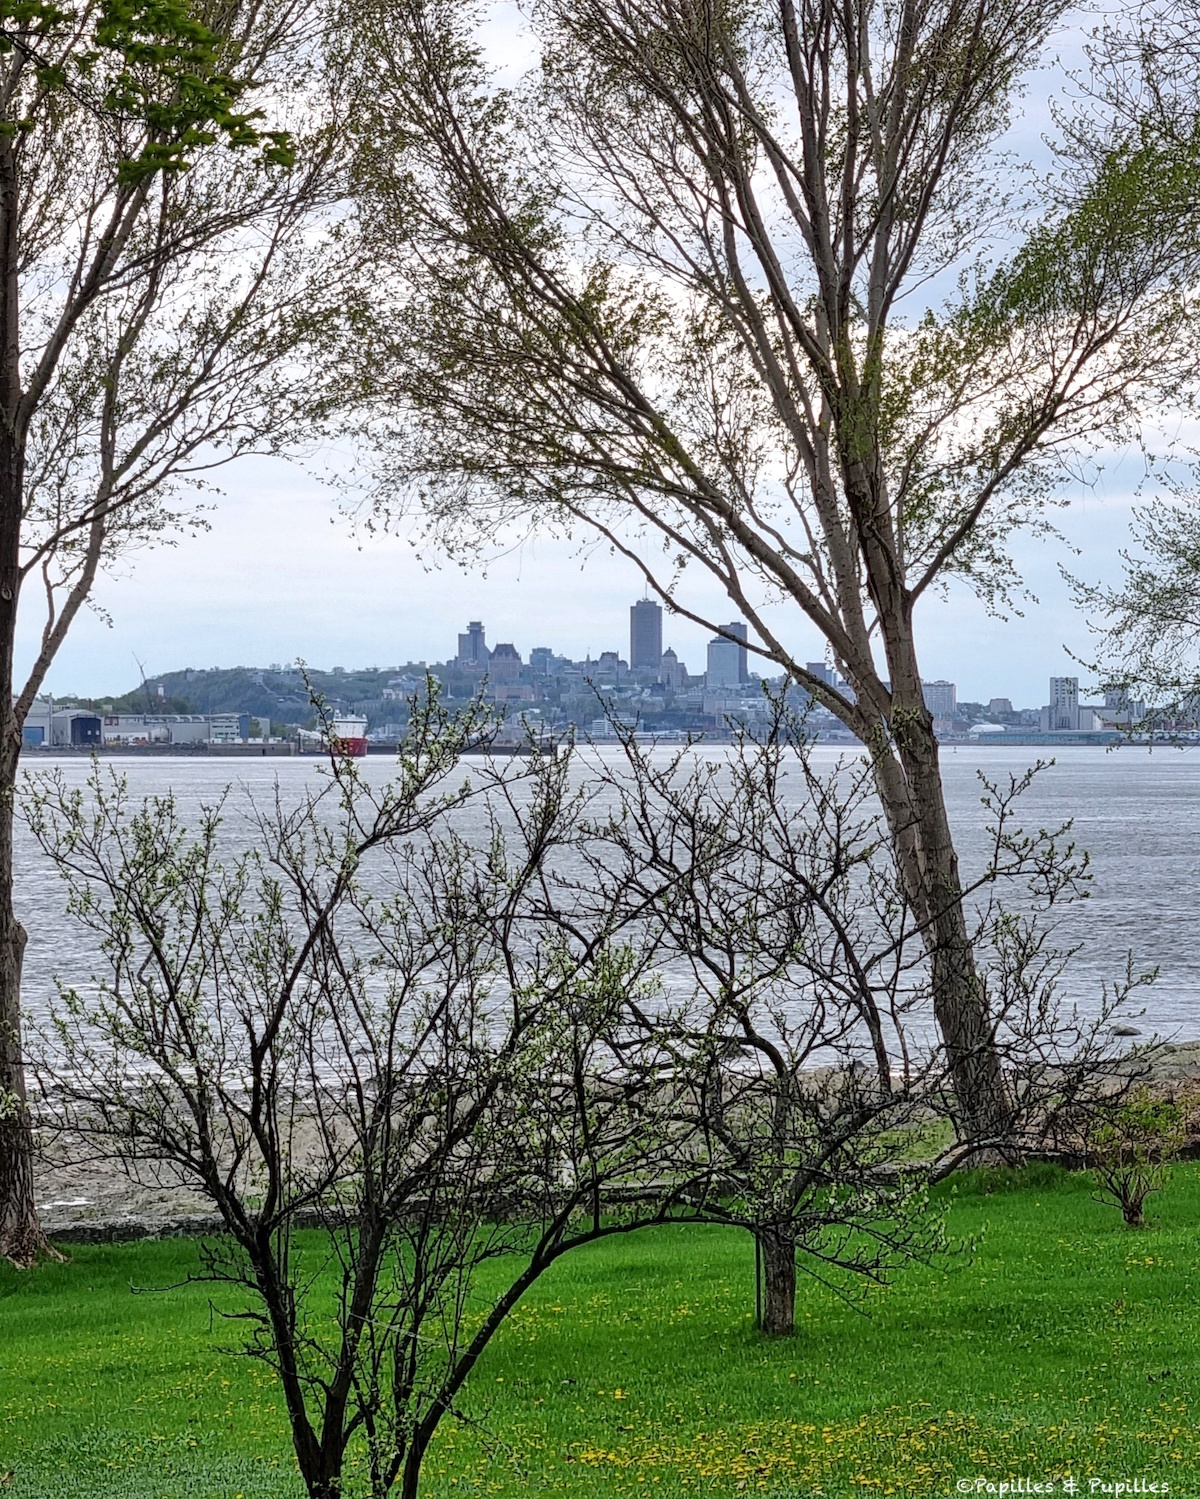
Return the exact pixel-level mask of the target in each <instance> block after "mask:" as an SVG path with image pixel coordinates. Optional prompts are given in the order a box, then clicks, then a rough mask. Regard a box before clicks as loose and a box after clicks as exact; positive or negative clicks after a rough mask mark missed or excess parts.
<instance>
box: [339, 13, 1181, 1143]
mask: <svg viewBox="0 0 1200 1499" xmlns="http://www.w3.org/2000/svg"><path fill="white" fill-rule="evenodd" d="M1067 12H1068V7H1067V5H1066V4H1065V3H1063V0H1011V3H1007V4H1004V5H997V4H995V3H993V0H932V3H930V0H901V3H899V4H895V5H892V4H883V3H881V0H851V3H849V4H841V5H833V4H830V3H828V0H750V3H748V4H742V3H737V4H735V3H731V0H533V3H531V4H530V5H529V6H528V8H527V12H526V16H527V21H528V27H529V36H530V54H531V56H536V58H537V62H536V65H535V66H534V67H533V68H532V69H531V71H530V72H529V74H528V76H527V77H526V78H525V79H524V80H523V81H521V82H520V83H518V84H517V85H515V86H514V87H512V88H507V89H506V88H502V87H500V86H499V85H498V84H497V82H496V80H495V79H494V78H493V77H492V76H491V75H490V73H489V71H488V68H487V66H486V65H485V60H484V58H483V56H482V53H481V50H480V47H479V44H478V42H477V39H476V32H475V27H476V24H477V22H478V19H479V17H480V15H481V14H483V12H482V11H475V10H472V9H464V8H463V7H462V6H460V5H457V4H453V5H452V4H448V3H446V0H364V3H361V4H355V5H354V6H353V7H346V8H345V11H344V15H343V18H342V29H341V33H340V35H341V37H342V46H343V49H344V52H345V55H346V57H347V59H348V60H349V62H350V64H351V66H350V69H349V76H350V77H351V78H352V79H353V87H354V93H353V100H354V114H353V118H354V123H355V128H356V138H357V157H356V170H357V178H358V191H359V198H360V202H361V205H362V210H361V216H362V227H363V234H364V236H365V237H366V241H367V243H368V245H369V247H370V251H371V254H372V257H373V259H374V261H375V263H376V265H377V267H378V270H379V274H378V275H377V277H376V278H375V281H374V283H373V297H372V299H371V301H370V302H368V303H366V304H364V306H363V309H362V317H363V321H364V325H365V326H366V328H368V329H369V330H370V331H369V337H365V338H360V339H359V340H358V342H357V344H356V348H358V349H362V348H369V350H370V358H369V361H367V362H363V361H360V362H359V368H358V371H357V373H358V376H359V380H360V388H361V389H362V390H363V391H364V393H365V395H366V397H367V400H368V407H369V412H370V416H369V418H368V425H369V427H370V430H371V432H372V435H373V436H374V438H375V439H376V440H377V442H378V445H379V452H380V475H379V478H380V482H379V491H378V514H379V516H380V517H381V518H382V519H384V520H387V519H390V518H391V517H392V516H394V515H395V514H396V513H397V512H402V511H405V510H406V509H407V508H413V507H416V508H420V510H421V511H422V512H423V513H424V514H425V515H427V516H429V517H431V528H432V530H433V531H434V533H435V534H436V535H437V537H438V538H439V539H441V540H445V541H448V542H449V543H450V544H451V545H452V546H455V547H457V548H459V549H462V548H464V547H469V546H472V545H475V546H478V545H480V544H484V545H486V544H487V543H488V541H489V540H490V538H492V537H494V536H495V535H496V534H497V532H498V530H501V529H502V528H503V527H504V526H505V525H506V523H512V524H518V523H519V524H523V525H527V524H528V523H529V521H530V518H531V517H532V518H533V519H534V520H535V521H536V522H537V523H538V524H540V525H542V526H544V527H546V528H549V529H551V530H558V531H560V532H569V533H573V534H580V533H582V534H585V535H586V534H588V533H590V534H592V535H593V536H594V535H596V534H598V535H599V536H600V537H602V538H603V539H604V540H605V541H606V542H607V543H608V544H609V545H610V546H611V547H612V548H613V549H614V550H615V551H616V552H618V553H621V554H623V555H624V556H626V557H627V558H628V559H629V560H630V561H631V562H632V563H633V564H634V565H635V566H637V567H638V568H640V569H641V570H642V572H643V573H644V575H645V580H646V584H647V586H648V587H649V588H650V589H652V590H654V591H655V592H657V593H658V594H659V595H660V596H661V597H662V598H663V600H664V601H665V602H666V603H667V604H668V606H669V607H670V608H671V609H672V610H674V611H675V612H677V613H679V614H681V615H683V616H684V617H686V618H689V619H691V620H693V621H696V622H698V623H701V624H703V625H705V626H706V627H709V628H714V629H717V630H720V629H721V628H723V627H722V626H721V625H720V624H719V623H718V621H717V619H715V618H714V617H712V614H711V612H710V613H708V614H706V613H705V611H704V609H703V608H701V607H700V606H699V605H698V604H697V603H696V602H695V601H694V595H692V594H691V593H690V592H689V588H690V579H691V578H692V577H693V576H694V575H695V574H696V573H700V574H701V575H703V576H704V577H705V579H706V581H708V582H710V583H711V582H712V581H713V580H715V581H716V583H717V584H719V586H720V588H721V589H722V590H723V592H724V593H725V594H726V595H727V596H728V598H729V599H730V600H731V601H732V603H733V604H734V606H735V607H736V608H737V610H738V611H739V613H740V614H741V615H742V617H743V618H744V619H746V620H747V621H749V624H750V626H751V629H752V632H753V638H752V641H751V647H752V649H753V650H754V652H755V653H756V657H757V659H758V661H759V662H760V664H762V665H764V666H770V667H772V668H774V669H777V670H780V671H783V672H786V673H787V674H788V675H789V676H790V677H791V678H792V679H793V680H794V681H796V682H798V683H800V684H802V685H803V686H804V687H806V688H807V689H808V691H809V692H810V693H811V694H812V696H813V697H814V698H815V699H816V700H817V701H818V702H819V703H821V704H822V705H824V706H825V707H826V708H828V709H829V710H830V711H831V712H832V713H834V714H835V715H836V716H837V717H838V718H839V719H840V720H841V721H842V722H843V723H844V724H845V725H846V726H847V727H848V728H850V729H851V730H852V731H853V732H854V734H855V735H857V737H858V738H859V739H860V740H861V742H862V743H863V744H864V745H865V746H867V747H868V749H869V751H870V753H871V755H872V757H873V763H874V770H875V778H876V783H877V786H878V791H879V795H880V797H881V800H882V803H883V806H884V809H885V812H886V815H887V819H888V823H889V825H890V832H891V837H892V840H893V843H894V847H895V853H896V859H897V863H898V866H899V868H900V870H901V872H902V875H903V878H904V881H905V885H906V891H907V895H908V898H909V900H910V901H911V902H912V905H913V908H914V910H915V911H916V912H917V914H918V919H919V921H920V924H921V928H922V930H923V932H924V934H925V940H926V945H927V949H928V961H929V965H930V969H931V973H932V1004H933V1008H934V1010H935V1012H936V1016H937V1021H938V1025H939V1027H940V1031H941V1035H942V1038H943V1041H944V1044H945V1047H946V1051H947V1054H948V1060H949V1062H950V1065H951V1069H952V1072H953V1076H954V1081H955V1090H956V1093H957V1098H958V1123H959V1128H960V1130H961V1131H962V1133H963V1135H964V1136H965V1137H972V1138H975V1139H977V1140H979V1141H981V1142H983V1141H998V1140H1003V1138H1004V1136H1005V1133H1006V1129H1007V1121H1008V1119H1009V1106H1010V1100H1009V1098H1008V1097H1007V1092H1006V1087H1005V1081H1004V1077H1003V1067H1002V1063H1001V1059H1000V1055H999V1051H998V1048H997V1046H996V1042H995V1033H994V1031H995V1027H994V1018H993V1017H992V1016H991V1014H990V1013H989V1010H988V1005H987V1000H986V995H985V993H984V990H983V986H982V985H981V982H980V977H979V973H978V969H977V964H976V961H975V956H974V953H973V951H972V944H971V940H970V934H969V923H968V920H967V918H966V916H965V913H964V909H963V900H962V882H961V879H960V874H959V867H958V857H957V853H956V850H955V845H954V839H953V837H952V833H951V829H950V825H949V820H948V818H947V815H946V802H945V797H944V794H943V789H942V781H941V774H940V769H939V762H938V746H937V741H936V739H935V737H934V733H933V721H932V716H931V714H930V713H929V711H928V709H927V708H926V706H925V702H924V698H923V692H922V687H921V670H920V651H919V649H918V640H917V627H916V613H917V610H918V608H919V606H920V604H921V601H922V600H923V599H924V598H925V597H926V595H928V594H930V593H931V592H936V590H938V589H939V588H941V587H943V586H944V585H945V584H946V583H947V581H948V580H950V579H958V580H961V581H964V582H965V583H966V584H968V585H969V586H972V587H974V588H975V589H976V590H977V591H978V592H979V593H980V594H981V595H982V596H983V597H984V598H985V599H986V600H988V601H989V602H997V601H1002V600H1003V599H1004V597H1005V595H1006V591H1007V590H1008V589H1009V588H1011V587H1012V585H1013V584H1014V583H1019V579H1016V578H1015V577H1014V574H1013V569H1012V566H1011V563H1010V562H1009V560H1008V558H1007V553H1006V543H1007V540H1008V538H1009V536H1010V535H1011V533H1012V532H1013V531H1014V530H1015V529H1017V528H1022V527H1024V528H1027V529H1028V528H1033V529H1034V530H1035V531H1037V530H1038V529H1040V528H1045V526H1046V524H1047V519H1046V506H1047V505H1048V504H1049V503H1051V502H1052V501H1053V500H1054V499H1055V497H1056V496H1057V495H1059V493H1060V489H1061V486H1062V485H1063V484H1064V483H1065V482H1066V481H1068V480H1069V479H1070V478H1071V477H1072V476H1074V475H1076V474H1077V473H1078V469H1079V467H1080V465H1086V464H1087V463H1089V462H1090V461H1091V460H1092V458H1093V456H1094V455H1095V453H1096V451H1097V450H1098V449H1100V448H1103V447H1106V446H1108V445H1110V444H1113V443H1117V444H1120V443H1121V442H1123V441H1126V440H1128V439H1131V438H1134V437H1136V436H1137V435H1138V433H1139V431H1140V427H1141V422H1142V419H1143V416H1144V414H1145V413H1146V412H1147V411H1151V410H1154V409H1156V408H1159V407H1161V405H1162V404H1163V402H1170V401H1172V400H1174V399H1175V398H1177V397H1178V396H1179V395H1180V394H1181V393H1182V392H1183V390H1184V388H1185V387H1187V386H1189V384H1190V383H1191V382H1192V381H1193V378H1194V369H1195V348H1196V333H1197V328H1196V316H1195V306H1194V302H1193V299H1192V297H1191V295H1190V289H1191V287H1192V285H1193V284H1194V282H1195V278H1196V276H1197V273H1198V272H1200V240H1197V238H1196V237H1195V235H1194V234H1192V232H1191V228H1190V225H1191V222H1192V217H1193V212H1194V204H1195V202H1196V201H1197V188H1198V187H1200V153H1198V152H1197V150H1196V142H1195V139H1194V138H1193V139H1192V141H1191V145H1190V146H1189V147H1188V149H1186V150H1181V151H1180V150H1173V149H1170V148H1168V147H1167V146H1164V144H1163V142H1162V140H1161V139H1160V138H1159V137H1157V136H1156V135H1154V134H1153V132H1151V133H1146V132H1145V131H1144V130H1143V129H1142V124H1141V117H1140V115H1138V113H1137V111H1134V112H1133V113H1132V114H1131V113H1129V112H1128V111H1126V112H1124V113H1123V112H1122V111H1121V110H1120V109H1118V108H1116V107H1115V105H1114V101H1113V100H1112V98H1111V97H1109V96H1107V95H1104V94H1103V92H1099V93H1097V95H1096V99H1095V101H1094V102H1095V105H1096V107H1095V109H1093V110H1090V111H1089V110H1085V111H1083V112H1082V113H1081V115H1080V119H1079V120H1077V121H1074V122H1072V123H1071V129H1070V130H1068V131H1066V132H1064V135H1065V147H1064V155H1063V157H1062V163H1061V168H1062V169H1061V171H1058V172H1056V173H1054V174H1053V175H1052V177H1051V179H1050V181H1049V182H1048V184H1047V185H1045V186H1044V187H1043V186H1038V187H1034V186H1032V185H1031V186H1030V189H1029V193H1028V199H1029V201H1028V202H1020V201H1018V200H1017V195H1016V193H1015V192H1014V190H1013V186H1012V184H1013V183H1014V182H1019V181H1020V180H1021V178H1020V176H1019V175H1014V172H1013V163H1012V160H1011V157H1006V156H1005V155H1003V154H1001V150H1000V147H1001V143H1002V141H1003V137H1004V133H1005V130H1006V127H1007V125H1008V124H1009V122H1010V121H1011V119H1012V118H1013V116H1014V113H1015V110H1016V109H1017V108H1019V103H1018V101H1019V97H1020V92H1021V88H1022V82H1023V79H1024V78H1025V77H1026V75H1027V74H1028V73H1029V71H1030V70H1031V69H1032V68H1033V67H1034V66H1035V65H1037V64H1038V62H1039V61H1040V60H1041V59H1042V58H1043V56H1044V53H1045V49H1046V48H1047V46H1048V44H1049V43H1050V39H1051V38H1052V36H1053V33H1054V31H1055V28H1056V26H1058V25H1059V24H1060V23H1061V22H1062V21H1063V18H1064V16H1066V15H1067ZM1131 14H1132V12H1131ZM1127 20H1128V17H1125V16H1122V15H1121V14H1117V15H1115V16H1114V17H1113V18H1112V22H1111V24H1112V26H1113V27H1114V28H1117V30H1118V31H1120V28H1121V27H1122V26H1124V25H1125V23H1126V21H1127ZM1131 24H1132V23H1131ZM1129 34H1131V33H1129ZM1085 127H1086V128H1085ZM1025 180H1027V181H1029V182H1030V183H1031V184H1032V183H1033V180H1034V179H1033V175H1032V173H1030V174H1029V175H1028V176H1027V178H1026V179H1025ZM388 272H390V275H388V274H386V273H388ZM956 273H958V274H957V275H956ZM956 281H957V286H958V289H957V291H955V292H953V293H951V294H950V295H949V296H948V297H947V299H946V301H945V303H944V305H942V306H941V307H939V308H937V309H934V310H929V311H928V312H925V313H922V302H923V300H924V296H925V288H927V287H929V286H930V285H933V284H936V285H937V286H939V287H946V286H951V285H953V284H955V282H956ZM915 299H921V300H915ZM646 540H648V541H649V542H650V543H651V544H650V545H646V544H645V541H646ZM656 557H657V560H655V558H656ZM780 603H784V604H786V605H788V606H789V608H790V610H791V612H790V613H789V612H788V611H787V610H784V611H781V610H780V609H779V607H778V605H779V604H780ZM814 629H815V631H816V632H817V633H818V634H819V636H820V638H821V639H822V640H823V642H824V644H825V648H826V652H827V656H828V657H829V658H831V659H832V660H833V662H834V663H835V664H836V666H837V668H838V670H839V672H840V673H841V676H842V677H843V678H844V680H845V682H846V683H847V684H848V686H846V687H845V688H843V687H838V686H831V685H829V683H828V682H826V681H825V680H824V677H823V675H818V674H816V673H813V672H810V671H808V670H807V668H806V666H805V664H804V662H803V660H802V659H800V656H801V652H802V651H803V652H804V653H805V654H807V653H808V652H807V651H805V647H804V639H805V634H806V633H811V631H812V630H814Z"/></svg>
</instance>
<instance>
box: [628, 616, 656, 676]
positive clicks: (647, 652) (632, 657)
mask: <svg viewBox="0 0 1200 1499" xmlns="http://www.w3.org/2000/svg"><path fill="white" fill-rule="evenodd" d="M661 660H662V609H661V608H660V607H659V606H658V605H657V604H656V603H655V602H654V600H653V599H639V600H638V601H637V603H636V604H634V606H633V607H632V608H631V609H630V611H629V667H630V670H631V671H657V670H658V666H659V662H660V661H661Z"/></svg>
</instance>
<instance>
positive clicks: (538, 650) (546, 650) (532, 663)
mask: <svg viewBox="0 0 1200 1499" xmlns="http://www.w3.org/2000/svg"><path fill="white" fill-rule="evenodd" d="M553 662H554V648H553V647H552V646H548V645H535V646H534V648H533V649H532V650H531V651H530V652H529V669H530V671H532V672H533V673H534V674H535V675H537V676H539V677H548V676H549V675H550V672H551V668H552V665H553Z"/></svg>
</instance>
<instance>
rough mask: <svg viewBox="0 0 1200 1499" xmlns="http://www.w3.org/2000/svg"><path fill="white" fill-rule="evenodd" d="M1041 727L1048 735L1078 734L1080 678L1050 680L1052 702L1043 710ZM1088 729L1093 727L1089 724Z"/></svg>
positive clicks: (1052, 678) (1055, 678) (1054, 678)
mask: <svg viewBox="0 0 1200 1499" xmlns="http://www.w3.org/2000/svg"><path fill="white" fill-rule="evenodd" d="M1041 727H1042V730H1043V732H1045V733H1047V734H1057V733H1063V732H1068V733H1078V731H1079V678H1078V677H1051V678H1050V702H1049V704H1048V705H1047V706H1046V707H1045V708H1043V709H1042V722H1041ZM1088 727H1089V728H1090V727H1091V725H1090V724H1089V725H1088Z"/></svg>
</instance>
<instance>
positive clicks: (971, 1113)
mask: <svg viewBox="0 0 1200 1499" xmlns="http://www.w3.org/2000/svg"><path fill="white" fill-rule="evenodd" d="M896 746H897V751H898V753H899V757H900V760H901V763H902V765H903V768H904V772H905V775H904V780H905V783H906V786H907V789H908V794H909V798H910V805H909V807H908V808H906V809H903V810H902V811H901V814H900V815H901V817H903V816H908V817H910V818H911V820H912V822H913V824H914V825H915V828H916V832H917V834H918V839H917V841H918V847H919V856H918V864H919V869H918V873H917V876H916V877H917V878H918V879H919V881H920V886H921V888H920V889H919V891H917V892H915V895H916V897H917V898H916V900H915V901H914V904H915V905H916V907H917V911H918V914H919V916H920V917H921V919H922V920H923V921H924V922H925V946H926V950H927V951H928V954H929V962H930V976H931V983H932V991H933V1011H934V1016H935V1018H936V1020H937V1024H938V1030H939V1031H940V1033H941V1037H942V1042H943V1044H944V1046H945V1048H946V1061H947V1065H948V1067H949V1071H950V1076H951V1079H952V1081H953V1085H954V1095H955V1106H956V1120H955V1122H956V1126H957V1129H958V1135H959V1138H960V1139H961V1140H963V1141H966V1142H970V1141H973V1140H977V1141H979V1142H980V1147H981V1152H982V1154H981V1159H982V1158H984V1157H986V1156H987V1155H988V1154H989V1153H991V1152H994V1151H995V1150H996V1149H999V1148H1001V1146H1002V1143H1003V1141H1004V1140H1005V1138H1006V1137H1007V1134H1008V1129H1009V1122H1010V1114H1009V1102H1008V1092H1007V1089H1006V1087H1005V1082H1004V1071H1003V1067H1002V1059H1001V1056H1000V1053H999V1050H998V1048H997V1045H996V1037H995V1031H994V1027H993V1025H992V1020H991V1017H990V1015H989V1014H988V1009H987V1003H986V999H985V996H984V991H983V985H982V984H981V982H980V979H979V974H978V971H977V970H976V967H975V954H974V951H973V950H972V946H971V939H970V934H969V932H968V929H967V917H966V912H965V910H964V908H963V900H962V886H961V883H960V880H959V873H958V855H957V853H956V851H955V848H954V841H953V838H952V836H951V832H950V822H949V818H948V817H947V815H946V798H945V791H944V788H943V785H942V776H941V768H940V765H939V761H938V745H937V740H936V738H935V737H934V733H933V722H932V719H931V718H930V716H929V714H928V712H927V711H925V710H924V709H922V710H921V712H920V714H919V715H909V716H908V717H907V718H906V720H905V722H904V724H903V727H902V728H901V729H900V731H899V732H898V733H897V734H896ZM893 811H894V809H889V822H892V823H893V826H894V825H895V818H894V815H893Z"/></svg>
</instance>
